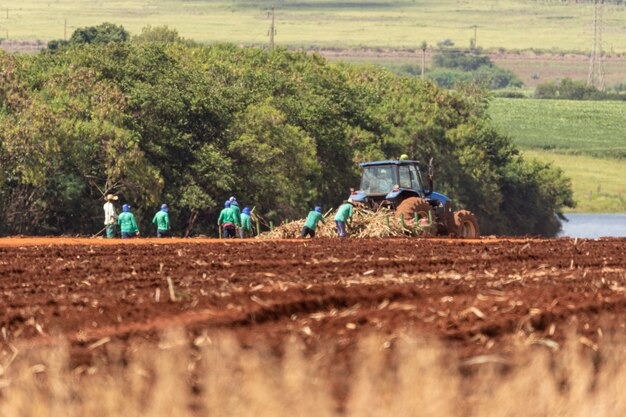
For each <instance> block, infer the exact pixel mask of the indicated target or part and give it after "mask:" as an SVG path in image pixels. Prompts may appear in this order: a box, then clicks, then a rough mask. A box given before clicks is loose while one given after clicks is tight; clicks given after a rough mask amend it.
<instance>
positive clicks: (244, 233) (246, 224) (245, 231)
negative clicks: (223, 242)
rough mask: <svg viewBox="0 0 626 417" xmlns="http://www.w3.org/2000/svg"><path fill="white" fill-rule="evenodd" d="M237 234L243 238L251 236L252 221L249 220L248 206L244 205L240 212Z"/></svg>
mask: <svg viewBox="0 0 626 417" xmlns="http://www.w3.org/2000/svg"><path fill="white" fill-rule="evenodd" d="M239 236H240V237H241V238H242V239H244V238H246V237H251V236H252V223H251V222H250V207H244V208H243V211H242V212H241V228H240V229H239Z"/></svg>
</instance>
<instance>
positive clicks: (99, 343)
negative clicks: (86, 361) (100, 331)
mask: <svg viewBox="0 0 626 417" xmlns="http://www.w3.org/2000/svg"><path fill="white" fill-rule="evenodd" d="M110 341H111V338H110V337H108V336H107V337H103V338H102V339H100V340H98V341H97V342H94V343H92V344H90V345H89V346H88V347H87V350H94V349H97V348H99V347H100V346H104V345H106V344H107V343H109V342H110Z"/></svg>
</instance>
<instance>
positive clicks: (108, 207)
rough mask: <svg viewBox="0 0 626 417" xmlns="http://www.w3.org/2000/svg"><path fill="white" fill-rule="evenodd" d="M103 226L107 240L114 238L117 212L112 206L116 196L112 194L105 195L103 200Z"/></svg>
mask: <svg viewBox="0 0 626 417" xmlns="http://www.w3.org/2000/svg"><path fill="white" fill-rule="evenodd" d="M104 199H105V200H106V203H104V226H105V228H106V235H107V238H109V239H111V238H114V237H115V231H116V229H117V210H115V206H114V205H113V202H114V201H117V196H116V195H113V194H107V195H106V197H105V198H104Z"/></svg>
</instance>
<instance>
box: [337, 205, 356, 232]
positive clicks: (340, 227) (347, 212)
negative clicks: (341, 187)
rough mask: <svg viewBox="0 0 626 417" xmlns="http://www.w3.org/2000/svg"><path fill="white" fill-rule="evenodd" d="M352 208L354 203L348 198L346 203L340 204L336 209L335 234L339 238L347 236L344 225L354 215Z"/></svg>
mask: <svg viewBox="0 0 626 417" xmlns="http://www.w3.org/2000/svg"><path fill="white" fill-rule="evenodd" d="M353 207H354V201H353V200H352V199H351V198H349V199H348V202H347V203H345V204H342V205H341V206H339V208H338V209H337V214H336V215H335V224H336V225H337V233H338V234H339V237H346V236H347V233H346V223H347V222H348V220H350V219H352V215H353V213H354V210H353Z"/></svg>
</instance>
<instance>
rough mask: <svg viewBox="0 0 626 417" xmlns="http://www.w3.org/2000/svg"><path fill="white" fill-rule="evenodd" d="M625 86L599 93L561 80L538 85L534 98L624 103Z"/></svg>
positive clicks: (584, 86)
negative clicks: (618, 101)
mask: <svg viewBox="0 0 626 417" xmlns="http://www.w3.org/2000/svg"><path fill="white" fill-rule="evenodd" d="M624 91H626V84H617V85H616V86H615V87H614V88H613V89H612V90H608V91H600V90H599V89H598V88H597V87H595V86H593V85H587V84H586V83H584V82H582V81H576V80H572V79H571V78H563V79H562V80H560V81H558V82H556V81H549V82H546V83H542V84H539V85H538V86H537V88H535V97H536V98H544V99H560V100H620V101H626V94H624Z"/></svg>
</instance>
